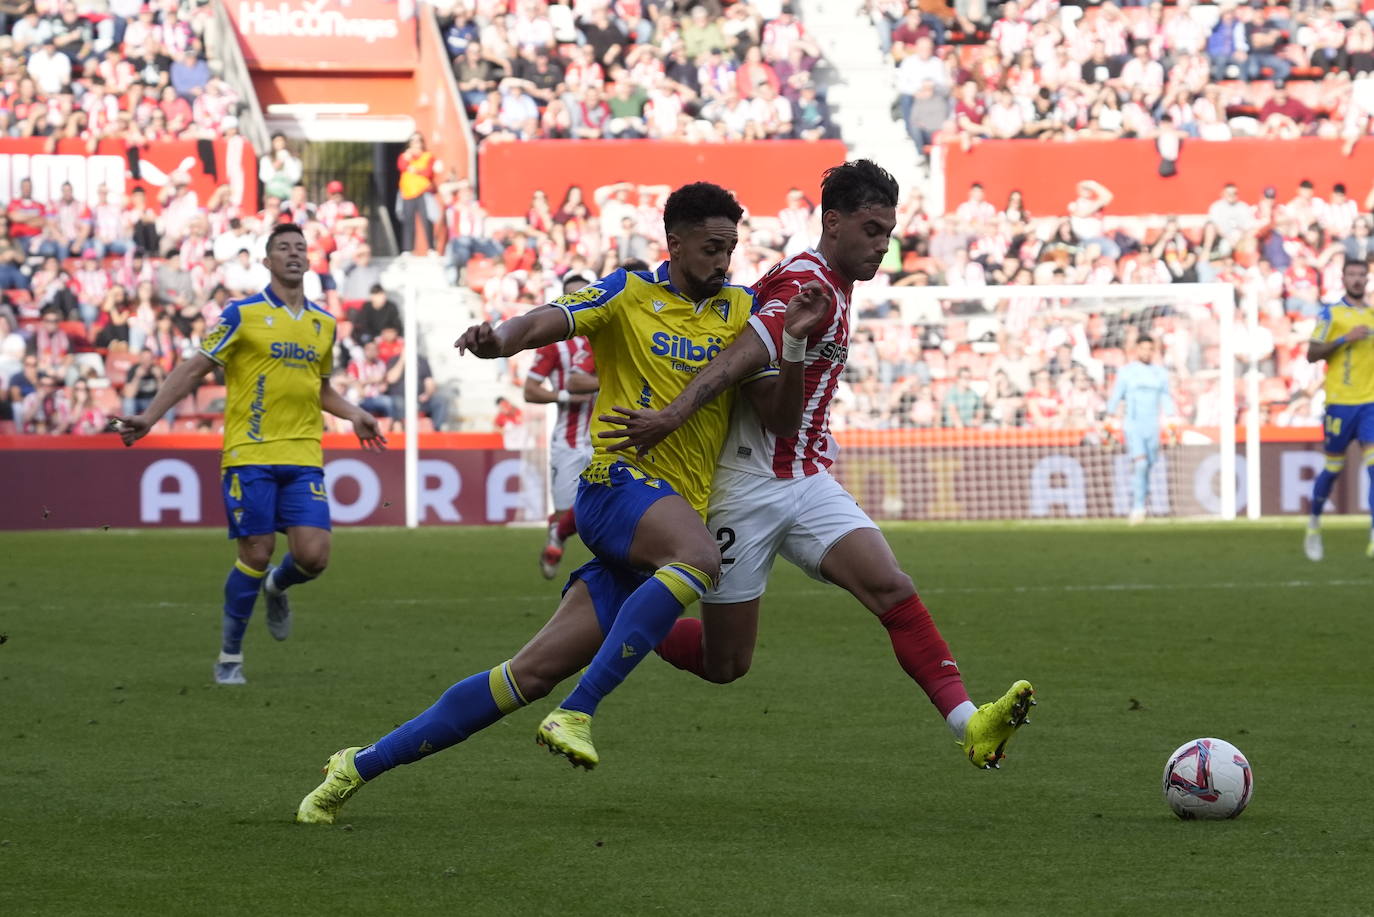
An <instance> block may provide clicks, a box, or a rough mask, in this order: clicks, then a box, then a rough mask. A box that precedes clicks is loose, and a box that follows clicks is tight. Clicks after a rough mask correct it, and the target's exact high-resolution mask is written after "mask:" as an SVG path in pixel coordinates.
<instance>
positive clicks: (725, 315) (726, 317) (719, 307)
mask: <svg viewBox="0 0 1374 917" xmlns="http://www.w3.org/2000/svg"><path fill="white" fill-rule="evenodd" d="M711 310H712V311H713V312H715V313H716V314H717V315H719V316H720V320H721V321H723V322H729V321H730V300H728V299H717V300H716V301H715V302H713V303H711Z"/></svg>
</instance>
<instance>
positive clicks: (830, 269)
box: [601, 160, 1034, 768]
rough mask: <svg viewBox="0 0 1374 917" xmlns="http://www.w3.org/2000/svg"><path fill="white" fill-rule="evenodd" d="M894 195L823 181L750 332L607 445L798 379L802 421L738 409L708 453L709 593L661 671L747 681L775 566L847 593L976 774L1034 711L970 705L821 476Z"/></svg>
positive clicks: (917, 614)
mask: <svg viewBox="0 0 1374 917" xmlns="http://www.w3.org/2000/svg"><path fill="white" fill-rule="evenodd" d="M897 193H898V189H897V182H896V181H895V180H894V179H893V178H892V176H891V175H889V174H888V173H887V172H885V171H884V170H883V169H881V168H880V167H878V166H877V165H876V164H874V163H873V162H870V161H868V160H856V161H854V162H847V163H845V164H844V165H841V166H837V167H835V168H833V169H830V170H828V171H827V172H826V173H825V177H824V179H823V180H822V182H821V225H822V234H821V240H820V243H819V245H818V246H817V248H816V249H814V250H808V251H805V252H801V253H799V254H797V255H793V256H792V257H790V258H787V259H786V260H784V261H782V262H781V263H779V264H778V265H776V266H775V267H773V268H772V270H770V271H769V272H768V273H767V274H765V275H764V276H763V278H761V279H760V280H759V283H758V288H757V293H756V299H757V302H758V304H759V305H758V307H757V312H756V314H755V315H754V317H753V318H752V319H750V322H749V324H750V328H751V329H752V331H753V333H746V334H744V335H741V337H740V339H739V340H738V341H737V342H736V343H735V344H734V345H732V346H731V347H730V348H729V349H728V350H727V351H725V353H723V354H721V356H720V357H719V358H717V359H716V360H715V361H713V362H712V363H711V364H710V365H709V366H707V367H706V368H705V369H703V370H702V371H701V373H699V374H698V375H697V377H696V379H694V380H693V381H692V383H691V384H690V385H689V386H687V388H686V389H685V390H684V391H683V393H682V394H681V395H680V396H679V397H678V398H676V399H675V400H674V401H673V402H672V403H671V404H670V405H669V406H668V407H667V408H666V409H664V410H661V411H631V412H628V413H627V414H625V415H624V416H623V417H622V418H620V420H619V421H618V428H617V429H616V430H612V431H609V432H607V433H603V434H601V435H602V436H603V437H605V438H608V439H611V438H618V437H625V438H624V439H623V440H621V441H620V442H619V443H617V444H616V445H615V446H614V447H613V448H614V449H616V450H624V449H629V448H631V447H634V449H635V454H640V455H646V454H647V455H652V454H653V449H655V448H657V446H658V444H659V443H660V442H663V441H664V440H665V438H666V437H667V436H669V435H670V434H671V431H673V430H675V429H677V428H678V427H679V426H681V425H682V424H683V423H685V422H687V420H688V418H689V417H691V416H692V413H693V412H694V411H696V410H698V409H699V408H701V407H702V406H704V405H707V404H710V403H711V402H712V401H713V399H715V398H716V397H717V396H718V395H719V394H720V393H722V392H724V391H727V390H728V389H729V387H730V386H731V385H733V384H734V383H735V381H736V380H738V379H743V378H747V376H748V374H750V373H751V372H755V371H757V369H758V367H760V366H766V365H768V364H769V363H770V362H772V361H779V360H781V361H783V365H788V364H791V363H799V364H801V365H804V366H805V375H804V381H803V389H802V416H801V424H800V428H799V429H798V430H797V432H796V433H795V434H792V435H785V436H780V435H777V434H776V433H774V432H773V431H772V429H771V427H770V425H769V424H766V423H763V422H761V421H760V419H759V418H758V417H757V416H756V415H755V414H754V412H753V411H752V410H751V406H750V404H749V403H746V402H744V401H740V402H737V403H736V404H735V408H734V415H733V418H732V420H731V425H730V434H729V437H728V438H727V440H726V443H725V448H724V449H723V450H722V451H721V455H720V460H719V469H718V470H717V472H716V475H715V482H714V485H713V489H712V494H711V505H710V512H709V514H708V519H707V524H708V527H709V528H710V530H711V531H712V532H713V533H715V536H716V539H717V542H718V543H719V545H720V548H721V565H722V573H721V580H720V583H719V584H718V585H717V586H716V587H714V588H713V589H712V590H711V591H710V592H709V593H707V595H706V597H705V598H704V599H703V600H702V612H701V614H702V617H701V619H700V620H698V619H695V618H680V619H679V620H678V621H677V623H676V624H675V625H674V626H673V629H672V631H671V633H670V635H669V637H668V638H667V639H666V640H664V641H663V643H662V644H660V645H659V646H658V651H659V653H660V654H661V655H662V656H663V658H664V659H666V660H667V661H668V662H670V663H671V664H673V665H675V666H677V667H678V668H681V669H685V670H687V671H689V672H692V673H694V674H696V675H698V676H700V677H702V678H705V679H707V680H709V681H716V682H727V681H732V680H734V679H736V678H739V677H740V676H741V675H743V674H744V673H745V672H747V671H748V670H749V666H750V663H751V662H752V660H753V653H754V646H755V643H756V641H757V636H758V616H759V602H760V599H761V597H762V596H763V593H764V590H765V588H766V587H767V585H768V574H769V572H770V571H771V570H772V567H773V561H774V559H775V558H776V557H777V556H778V555H781V556H783V557H784V558H786V559H787V560H789V561H791V562H792V563H794V564H796V565H797V566H798V567H800V568H801V569H802V570H804V571H805V572H806V573H807V574H808V575H809V576H811V577H813V578H815V579H818V580H820V581H822V582H830V583H834V584H836V585H838V586H840V587H841V588H843V589H845V590H847V591H848V592H849V593H850V594H852V595H853V596H854V597H855V598H856V599H858V600H859V601H860V602H861V603H862V604H863V605H864V607H865V608H867V609H868V610H869V611H871V612H872V613H873V614H874V615H875V616H877V618H878V620H879V622H880V623H882V625H883V627H884V628H885V629H886V630H887V633H888V637H889V639H890V640H891V642H892V649H893V652H894V654H895V655H896V656H897V661H898V662H899V664H900V665H901V666H902V669H903V670H904V671H905V672H906V673H907V674H908V675H909V676H910V677H911V679H912V680H913V681H915V682H916V683H917V684H918V685H919V686H920V687H921V689H922V690H923V691H924V692H925V693H926V696H927V697H929V698H930V701H931V703H932V704H933V705H934V706H935V708H936V709H937V710H938V711H939V713H940V715H941V716H942V717H944V719H945V722H946V724H947V725H948V726H949V728H950V731H951V732H953V733H954V737H955V741H957V742H959V743H960V745H961V747H962V748H963V750H964V753H965V755H966V756H967V757H968V759H969V760H970V761H971V762H972V763H973V764H974V765H975V766H977V767H980V768H986V767H996V766H998V765H997V762H998V761H999V760H1000V759H1001V758H1002V757H1003V756H1004V754H1003V753H1004V750H1005V747H1006V744H1007V742H1008V741H1009V740H1010V738H1011V736H1012V734H1013V732H1014V730H1015V729H1017V728H1018V727H1020V726H1021V725H1022V724H1023V723H1025V722H1026V721H1027V714H1028V712H1029V708H1030V706H1031V705H1033V704H1034V700H1033V694H1034V689H1033V688H1032V687H1031V685H1030V683H1029V682H1026V681H1017V682H1016V683H1014V684H1013V685H1012V686H1011V688H1010V689H1009V690H1008V691H1007V693H1006V694H1005V695H1003V696H1002V697H1001V698H1000V699H998V700H997V701H994V702H992V703H989V704H984V705H983V706H982V707H975V706H974V705H973V703H972V701H970V700H969V695H968V691H967V690H966V689H965V687H964V682H963V677H962V675H961V674H960V672H959V667H958V665H957V664H956V663H955V661H954V658H953V656H952V654H951V653H950V650H949V646H948V645H947V644H946V643H945V640H944V638H943V637H942V636H941V635H940V631H939V629H938V628H937V627H936V626H935V622H934V621H933V620H931V617H930V613H929V611H928V610H927V609H926V607H925V605H924V604H923V603H922V602H921V599H920V597H919V596H918V595H917V593H916V588H915V586H914V585H913V584H912V581H911V577H909V576H907V574H906V573H904V572H903V571H902V568H901V565H900V564H898V562H897V558H896V557H895V556H894V554H893V552H892V548H891V547H890V546H889V545H888V543H887V540H886V539H885V538H884V537H883V534H882V532H881V531H879V530H878V527H877V526H876V525H874V523H873V521H872V520H871V519H869V518H868V515H867V514H866V513H864V511H863V510H862V509H860V508H859V505H858V504H857V503H856V502H855V500H854V498H853V497H852V496H850V495H849V493H848V492H847V491H845V489H844V487H843V486H841V485H840V483H839V482H838V481H836V480H835V479H834V478H833V477H831V475H830V466H831V465H832V464H833V462H834V460H835V456H836V453H837V449H836V446H835V441H834V437H833V436H832V435H831V432H830V402H831V400H832V399H833V398H834V395H835V389H836V386H837V384H838V382H839V378H840V376H841V374H842V373H843V372H844V367H845V361H846V358H847V356H848V350H849V323H850V295H851V293H852V291H853V286H854V283H855V282H856V281H860V280H870V279H872V278H873V276H874V275H875V274H876V273H877V271H878V267H879V264H880V263H881V261H882V260H883V258H884V257H885V255H886V253H887V250H888V242H889V239H890V238H891V235H892V231H893V229H894V227H895V225H896V206H897ZM813 286H814V287H819V288H821V289H823V290H825V291H826V293H827V303H828V308H827V310H826V312H825V314H824V315H823V316H822V318H821V320H820V321H819V322H817V323H816V325H815V327H814V328H813V330H812V331H811V333H810V334H809V335H808V336H804V337H801V338H797V337H793V336H792V335H791V334H789V333H788V328H787V327H786V325H785V323H784V317H785V314H786V310H787V309H788V306H789V304H790V303H792V302H793V301H794V300H795V298H796V297H797V295H798V293H799V291H801V290H803V289H806V288H808V287H813Z"/></svg>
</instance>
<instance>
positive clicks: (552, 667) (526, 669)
mask: <svg viewBox="0 0 1374 917" xmlns="http://www.w3.org/2000/svg"><path fill="white" fill-rule="evenodd" d="M566 669H567V667H566V666H561V665H557V664H555V663H554V662H552V661H551V660H543V659H538V658H527V659H521V658H520V657H519V656H516V657H515V659H512V660H511V664H510V673H511V678H513V679H514V680H515V686H516V687H517V688H519V689H520V696H521V697H522V698H523V699H524V701H525V703H527V704H528V703H531V702H532V701H537V700H539V699H541V698H544V697H548V696H549V693H550V692H551V691H553V689H554V688H556V687H558V684H559V682H561V681H563V680H564V679H565V678H567V677H568V676H569V675H571V674H572V672H569V671H567V670H566ZM574 671H576V670H574Z"/></svg>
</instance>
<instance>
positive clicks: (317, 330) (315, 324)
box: [310, 318, 323, 335]
mask: <svg viewBox="0 0 1374 917" xmlns="http://www.w3.org/2000/svg"><path fill="white" fill-rule="evenodd" d="M310 324H311V326H312V327H313V328H314V329H315V334H317V335H318V334H319V333H320V331H321V330H322V329H323V326H322V325H321V324H320V320H319V319H318V318H317V319H314V320H312V321H311V322H310Z"/></svg>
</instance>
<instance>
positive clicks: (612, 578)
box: [563, 532, 649, 634]
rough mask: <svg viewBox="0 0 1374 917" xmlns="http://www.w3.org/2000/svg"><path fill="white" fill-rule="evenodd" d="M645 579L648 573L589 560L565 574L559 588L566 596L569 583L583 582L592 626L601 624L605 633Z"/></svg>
mask: <svg viewBox="0 0 1374 917" xmlns="http://www.w3.org/2000/svg"><path fill="white" fill-rule="evenodd" d="M578 534H579V535H580V534H581V532H579V533H578ZM648 578H649V576H648V574H645V573H637V572H635V571H634V570H630V569H627V568H624V567H618V566H615V565H612V564H607V563H604V562H602V561H599V560H589V561H587V562H586V563H585V564H583V565H582V566H580V567H578V568H577V569H576V570H574V571H573V572H572V573H570V574H568V583H567V585H566V586H564V587H563V594H564V595H566V594H567V592H568V590H569V589H571V588H572V586H573V583H575V582H577V581H578V580H581V581H582V582H583V583H585V584H586V586H587V593H588V595H590V596H591V598H592V608H594V609H595V610H596V623H597V624H599V625H601V632H602V633H603V634H608V633H610V632H611V625H612V624H614V623H615V619H616V615H618V614H620V606H621V605H624V604H625V600H626V599H628V598H629V597H630V593H632V592H634V591H635V590H636V589H638V588H639V587H640V586H642V585H644V581H645V580H647V579H648Z"/></svg>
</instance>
